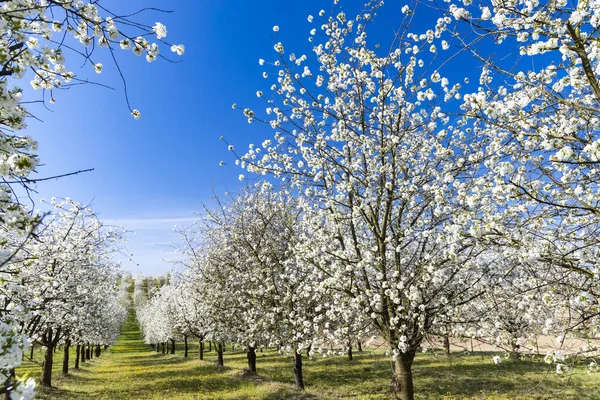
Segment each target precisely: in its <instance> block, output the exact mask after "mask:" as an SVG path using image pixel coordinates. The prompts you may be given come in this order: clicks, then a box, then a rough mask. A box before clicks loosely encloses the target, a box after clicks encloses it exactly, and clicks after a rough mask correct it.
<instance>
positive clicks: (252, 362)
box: [246, 346, 256, 375]
mask: <svg viewBox="0 0 600 400" xmlns="http://www.w3.org/2000/svg"><path fill="white" fill-rule="evenodd" d="M246 357H248V370H249V371H250V374H251V375H256V349H255V348H254V347H252V346H248V351H247V352H246Z"/></svg>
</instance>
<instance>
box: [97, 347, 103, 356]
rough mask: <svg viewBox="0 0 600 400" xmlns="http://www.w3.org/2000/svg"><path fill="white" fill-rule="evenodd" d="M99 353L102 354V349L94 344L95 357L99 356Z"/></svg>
mask: <svg viewBox="0 0 600 400" xmlns="http://www.w3.org/2000/svg"><path fill="white" fill-rule="evenodd" d="M100 354H102V350H101V349H100V345H99V344H97V345H96V357H100Z"/></svg>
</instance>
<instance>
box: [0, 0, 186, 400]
mask: <svg viewBox="0 0 600 400" xmlns="http://www.w3.org/2000/svg"><path fill="white" fill-rule="evenodd" d="M166 34H167V30H166V27H165V26H164V25H162V24H161V23H158V22H157V23H155V24H154V25H148V24H147V23H145V22H144V18H140V13H139V12H134V13H114V12H112V11H110V10H108V9H107V8H105V6H104V5H103V4H102V3H101V2H98V1H81V0H77V1H45V0H43V1H39V0H7V1H0V179H1V180H0V394H6V396H7V397H8V396H10V398H11V399H29V398H31V397H32V396H33V386H34V381H33V379H29V380H27V381H26V382H23V381H22V380H20V379H19V378H18V377H16V376H15V369H16V368H17V367H18V366H19V365H20V363H21V359H22V357H23V354H24V353H25V352H26V351H27V348H28V347H29V346H30V345H31V344H32V343H36V344H39V345H43V346H45V347H46V357H45V362H44V373H43V375H42V379H41V382H42V384H44V385H50V384H51V368H52V354H53V350H54V348H55V347H56V346H57V345H58V344H59V343H62V344H63V345H64V346H65V349H66V350H65V354H68V347H69V345H77V346H78V348H79V346H81V345H83V344H84V343H85V344H93V345H100V344H110V343H112V342H113V341H114V340H115V338H116V335H117V334H118V332H119V326H120V324H121V323H122V322H123V320H124V316H125V312H126V306H125V304H124V303H123V299H124V297H123V296H122V291H123V288H119V282H118V268H117V266H116V264H115V262H114V261H111V258H110V254H111V252H113V250H114V245H113V243H114V240H115V239H116V236H120V235H121V234H120V233H118V232H116V231H113V230H109V229H106V228H104V227H102V224H101V223H100V222H99V221H98V220H97V218H96V216H95V215H94V214H93V213H92V212H91V210H90V209H89V208H88V207H85V206H82V205H80V204H77V203H75V202H73V201H70V200H67V201H65V202H63V203H57V204H53V205H52V206H53V207H55V208H54V209H53V210H52V211H56V213H55V214H53V215H52V216H45V214H43V213H38V212H33V210H31V209H30V208H29V207H28V206H27V205H26V204H23V202H22V199H23V198H27V197H28V196H30V195H31V194H32V193H34V192H35V191H34V190H33V189H34V185H35V182H36V180H35V179H32V178H31V174H32V173H33V172H35V171H36V167H37V166H38V164H39V159H38V156H37V154H36V150H37V143H36V141H35V140H34V139H33V138H31V137H29V136H25V135H23V134H20V132H22V131H23V130H24V129H25V128H26V121H27V118H28V117H29V116H31V112H32V110H31V109H30V108H28V105H30V104H31V103H36V102H37V103H43V104H44V105H46V104H47V103H48V102H49V103H50V104H52V103H54V102H55V101H56V98H58V95H57V93H58V92H59V91H61V90H64V89H69V88H71V87H72V86H76V85H80V84H82V83H86V82H89V75H88V74H86V72H85V71H88V72H91V73H92V74H93V75H95V73H101V72H102V70H103V65H102V64H101V63H100V62H99V58H100V56H99V49H104V51H105V52H106V54H109V55H110V59H112V60H113V61H114V63H115V68H116V70H118V72H119V73H121V69H120V68H119V65H118V63H117V60H118V59H119V55H118V54H117V53H118V52H119V51H120V49H122V50H131V51H133V53H134V54H135V55H144V56H145V58H146V60H147V61H148V62H152V61H154V60H156V59H157V58H159V57H163V56H162V55H161V54H160V50H161V49H163V48H164V47H167V48H170V50H171V51H172V52H173V53H176V54H177V55H182V54H183V52H184V47H183V46H182V45H171V44H169V43H167V42H166V41H165V39H164V38H165V36H166ZM152 37H154V38H155V39H156V42H154V43H152V42H150V41H149V39H150V40H152V39H151V38H152ZM100 51H102V50H100ZM68 57H72V60H71V62H73V61H75V62H77V63H78V64H80V65H81V62H83V65H82V67H84V69H83V70H82V71H83V72H82V73H81V74H76V73H74V72H72V71H70V69H69V68H68V66H67V65H68V64H67V60H66V59H67V58H68ZM85 67H87V68H85ZM121 77H122V78H123V84H124V83H125V81H124V77H123V75H122V74H121ZM22 79H28V80H29V82H30V84H31V87H32V88H33V89H34V90H38V91H40V92H41V95H40V96H39V98H38V99H35V98H31V99H27V98H24V91H23V89H22V88H21V87H20V86H18V83H19V82H20V80H22ZM125 100H126V101H127V107H128V108H129V111H130V112H131V115H132V116H133V117H134V118H136V119H138V118H140V115H141V114H140V112H139V111H138V110H136V109H134V108H133V107H132V106H131V105H130V104H129V99H128V96H127V93H125Z"/></svg>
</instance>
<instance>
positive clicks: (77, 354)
mask: <svg viewBox="0 0 600 400" xmlns="http://www.w3.org/2000/svg"><path fill="white" fill-rule="evenodd" d="M79 357H81V345H79V344H78V345H77V347H75V369H79Z"/></svg>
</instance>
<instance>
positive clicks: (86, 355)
mask: <svg viewBox="0 0 600 400" xmlns="http://www.w3.org/2000/svg"><path fill="white" fill-rule="evenodd" d="M90 353H91V352H90V345H89V343H88V345H87V346H85V359H86V360H89V359H90Z"/></svg>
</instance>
